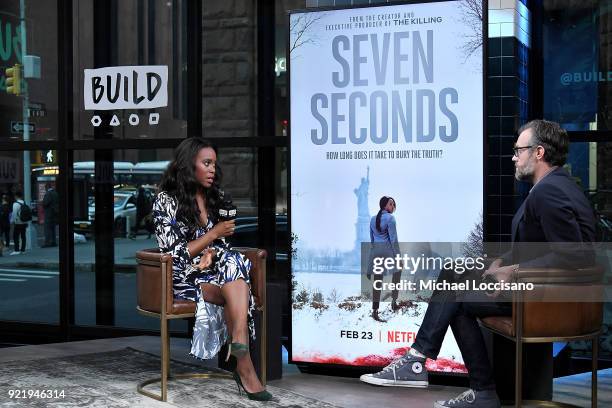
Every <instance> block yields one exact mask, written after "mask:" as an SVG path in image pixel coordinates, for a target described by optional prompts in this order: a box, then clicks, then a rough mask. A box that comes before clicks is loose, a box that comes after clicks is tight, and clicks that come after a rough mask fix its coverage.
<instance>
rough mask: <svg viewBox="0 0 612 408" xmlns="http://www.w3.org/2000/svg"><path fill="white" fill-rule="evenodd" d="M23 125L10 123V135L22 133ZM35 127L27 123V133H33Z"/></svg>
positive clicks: (21, 123)
mask: <svg viewBox="0 0 612 408" xmlns="http://www.w3.org/2000/svg"><path fill="white" fill-rule="evenodd" d="M24 129H25V124H24V123H23V122H11V133H23V130H24ZM35 131H36V126H35V125H34V124H33V123H28V132H29V133H34V132H35Z"/></svg>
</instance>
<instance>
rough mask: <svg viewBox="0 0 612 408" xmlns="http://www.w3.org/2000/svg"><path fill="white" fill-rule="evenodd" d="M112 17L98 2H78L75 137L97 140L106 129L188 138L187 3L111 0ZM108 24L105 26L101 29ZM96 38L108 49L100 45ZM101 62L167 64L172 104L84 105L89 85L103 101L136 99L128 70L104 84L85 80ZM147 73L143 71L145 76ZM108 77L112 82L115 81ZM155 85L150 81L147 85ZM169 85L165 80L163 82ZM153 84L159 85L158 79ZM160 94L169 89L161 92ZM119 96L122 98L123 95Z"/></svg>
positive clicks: (123, 136) (126, 133)
mask: <svg viewBox="0 0 612 408" xmlns="http://www.w3.org/2000/svg"><path fill="white" fill-rule="evenodd" d="M96 4H97V5H102V4H104V5H106V7H107V8H108V10H106V11H107V14H108V15H109V16H110V18H109V19H107V20H105V19H104V18H103V16H104V14H103V13H100V12H94V1H93V0H85V1H78V2H74V7H75V10H74V13H75V17H76V18H75V20H76V21H78V23H77V24H76V27H75V33H74V35H75V38H77V40H75V41H76V42H75V51H74V64H75V67H74V69H75V71H74V78H75V79H74V87H75V91H76V92H75V93H74V98H75V99H74V103H75V112H77V114H75V127H76V132H75V139H92V138H94V132H96V129H97V131H98V132H99V131H100V130H101V129H102V131H103V132H104V133H111V134H112V136H113V137H114V138H121V139H126V138H174V137H176V138H184V137H186V136H187V22H186V18H187V1H185V0H182V1H181V0H174V1H166V0H152V1H109V2H98V3H96ZM99 25H100V26H102V27H103V29H102V30H96V27H98V26H99ZM96 36H99V37H103V38H100V39H99V41H100V42H101V43H103V44H105V45H106V46H105V47H102V46H97V47H96V46H95V44H94V42H95V41H98V39H96ZM95 63H97V64H98V65H99V66H107V67H118V66H146V65H156V66H167V69H168V71H167V106H164V107H157V108H152V109H114V110H106V111H94V110H85V109H84V97H85V95H84V92H85V87H86V86H91V87H92V91H91V92H92V93H95V94H96V95H99V96H100V97H101V100H103V101H106V100H108V99H109V98H111V99H112V98H115V100H119V101H121V100H122V99H125V98H124V96H125V95H126V94H127V95H128V100H130V101H133V98H131V97H130V95H132V94H133V92H132V89H133V82H134V74H133V71H132V70H129V69H128V70H125V71H124V72H123V74H122V76H121V77H120V79H121V80H120V81H116V77H115V74H114V73H113V75H111V76H110V79H108V78H107V77H106V76H105V75H102V76H100V78H101V82H100V83H99V87H97V88H95V89H97V90H96V91H94V90H93V89H94V85H93V83H89V82H88V83H85V70H86V69H93V68H95V65H94V64H95ZM140 75H141V76H142V75H143V74H142V73H141V74H140ZM108 81H111V82H110V83H109V82H108ZM147 84H149V83H147ZM162 86H163V80H162ZM150 88H151V89H152V90H155V89H156V82H155V80H151V82H150ZM147 92H148V89H144V88H143V89H140V88H139V89H138V90H136V94H134V95H132V96H142V95H145V94H146V93H147ZM160 92H163V90H162V91H160ZM117 98H119V99H117Z"/></svg>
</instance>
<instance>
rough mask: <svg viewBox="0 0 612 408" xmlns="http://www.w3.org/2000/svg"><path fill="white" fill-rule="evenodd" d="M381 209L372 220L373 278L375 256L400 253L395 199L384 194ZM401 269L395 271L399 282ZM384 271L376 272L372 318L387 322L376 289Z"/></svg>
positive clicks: (395, 279)
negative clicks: (380, 309) (379, 309)
mask: <svg viewBox="0 0 612 408" xmlns="http://www.w3.org/2000/svg"><path fill="white" fill-rule="evenodd" d="M378 206H379V207H380V210H378V214H376V216H374V217H372V219H371V220H370V242H371V243H372V250H371V253H370V260H371V261H370V265H369V270H368V275H367V277H368V279H370V280H371V279H372V274H373V273H374V272H375V271H373V267H372V261H373V259H374V258H377V257H383V258H394V257H395V255H396V254H399V252H400V251H399V243H398V242H397V229H396V227H395V217H393V212H394V211H395V207H396V204H395V200H394V199H393V198H391V197H387V196H383V197H382V198H381V199H380V201H379V202H378ZM401 273H402V272H401V271H396V272H394V273H393V282H394V283H399V281H400V278H401ZM383 275H384V273H382V274H380V273H374V280H373V281H372V319H374V320H377V321H379V322H386V320H384V319H382V318H381V317H380V316H379V315H378V307H379V305H380V290H376V289H375V287H378V286H379V285H380V284H381V283H382V280H383ZM397 294H398V292H397V290H394V291H393V295H392V301H391V308H392V309H393V310H397V307H398V306H397Z"/></svg>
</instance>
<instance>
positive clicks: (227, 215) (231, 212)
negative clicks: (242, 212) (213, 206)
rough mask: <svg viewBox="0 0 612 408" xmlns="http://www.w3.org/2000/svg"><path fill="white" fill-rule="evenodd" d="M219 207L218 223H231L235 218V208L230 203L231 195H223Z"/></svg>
mask: <svg viewBox="0 0 612 408" xmlns="http://www.w3.org/2000/svg"><path fill="white" fill-rule="evenodd" d="M221 200H222V202H221V206H220V207H219V221H231V220H233V219H235V218H236V214H237V210H236V206H235V205H234V204H233V203H232V195H231V194H230V193H224V194H223V197H222V198H221Z"/></svg>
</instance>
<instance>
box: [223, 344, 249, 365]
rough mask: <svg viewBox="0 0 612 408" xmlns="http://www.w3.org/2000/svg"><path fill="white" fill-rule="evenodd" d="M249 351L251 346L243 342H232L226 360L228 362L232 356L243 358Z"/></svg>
mask: <svg viewBox="0 0 612 408" xmlns="http://www.w3.org/2000/svg"><path fill="white" fill-rule="evenodd" d="M248 352H249V346H248V345H246V344H243V343H230V344H229V346H228V347H227V356H226V357H225V361H226V362H227V361H228V360H229V358H230V356H234V357H236V358H242V357H243V356H245V355H247V353H248Z"/></svg>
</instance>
